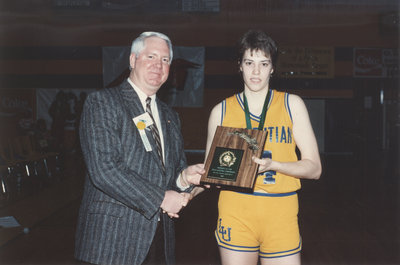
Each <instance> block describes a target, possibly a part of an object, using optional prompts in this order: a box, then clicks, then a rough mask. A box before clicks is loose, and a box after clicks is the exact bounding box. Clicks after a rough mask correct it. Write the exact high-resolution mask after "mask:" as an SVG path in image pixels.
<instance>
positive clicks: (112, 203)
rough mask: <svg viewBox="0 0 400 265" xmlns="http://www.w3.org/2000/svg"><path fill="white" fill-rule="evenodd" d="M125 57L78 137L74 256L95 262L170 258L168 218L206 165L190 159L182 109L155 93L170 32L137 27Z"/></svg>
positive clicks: (89, 108)
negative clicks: (81, 181)
mask: <svg viewBox="0 0 400 265" xmlns="http://www.w3.org/2000/svg"><path fill="white" fill-rule="evenodd" d="M129 60H130V66H131V72H130V76H129V78H128V79H127V80H126V81H124V82H123V83H122V84H121V85H119V86H117V87H115V88H110V89H102V90H100V91H97V92H95V93H92V94H90V95H89V96H88V98H87V100H86V102H85V106H84V110H83V113H82V119H81V126H80V141H81V145H82V151H83V155H84V159H85V162H86V165H87V174H86V178H85V187H84V193H83V198H82V204H81V207H80V211H79V218H78V224H77V231H76V242H75V243H76V245H75V257H76V258H77V259H78V260H80V261H83V262H86V263H93V264H118V265H125V264H174V263H175V254H174V252H175V249H174V248H175V237H174V224H173V218H177V217H179V215H178V213H179V211H180V210H181V209H182V207H184V206H186V204H187V203H188V201H189V197H190V196H189V194H188V193H186V192H189V191H190V187H191V186H192V185H196V184H199V181H200V176H201V174H202V173H204V168H203V165H202V164H197V165H192V166H189V167H188V166H187V164H186V158H185V155H184V150H183V140H182V135H181V132H180V121H179V117H178V115H177V113H176V112H174V111H173V110H172V109H171V108H170V107H168V106H167V105H166V104H165V103H163V102H161V101H160V100H159V99H158V98H157V97H156V93H157V91H158V90H159V88H160V87H161V85H162V84H163V83H164V82H165V81H166V80H167V77H168V74H169V67H170V63H171V61H172V44H171V41H170V40H169V38H168V37H167V36H165V35H164V34H161V33H157V32H144V33H142V34H141V35H140V36H139V37H138V38H136V39H135V40H134V41H133V43H132V48H131V55H130V57H129ZM185 191H186V192H185Z"/></svg>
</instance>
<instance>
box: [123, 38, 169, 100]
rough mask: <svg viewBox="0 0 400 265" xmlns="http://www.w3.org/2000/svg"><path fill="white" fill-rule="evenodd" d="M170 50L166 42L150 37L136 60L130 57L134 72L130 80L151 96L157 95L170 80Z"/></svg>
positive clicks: (133, 55) (132, 56)
mask: <svg viewBox="0 0 400 265" xmlns="http://www.w3.org/2000/svg"><path fill="white" fill-rule="evenodd" d="M169 61H170V57H169V48H168V45H167V43H166V41H165V40H163V39H160V38H158V37H150V38H147V39H146V40H145V47H144V49H143V50H142V51H141V52H140V54H139V56H138V57H137V58H136V55H135V54H133V53H132V54H131V56H130V65H131V67H132V71H131V74H130V78H131V80H132V81H133V83H134V84H135V85H137V86H138V87H139V88H140V89H141V90H142V91H143V92H144V93H146V94H147V95H148V96H151V95H153V94H155V93H157V91H158V89H160V87H161V85H162V84H164V82H165V81H166V80H167V78H168V73H169V66H170V65H169Z"/></svg>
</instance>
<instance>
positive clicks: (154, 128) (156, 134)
mask: <svg viewBox="0 0 400 265" xmlns="http://www.w3.org/2000/svg"><path fill="white" fill-rule="evenodd" d="M150 103H151V98H150V97H148V98H147V99H146V111H147V113H149V115H150V118H151V119H152V120H153V125H151V126H150V130H151V133H152V134H153V138H154V141H155V142H156V145H157V153H158V156H159V157H160V159H161V164H162V166H163V170H164V172H165V166H164V159H163V155H162V147H161V139H160V133H159V132H158V129H157V125H156V122H155V120H154V117H153V113H152V112H151V107H150Z"/></svg>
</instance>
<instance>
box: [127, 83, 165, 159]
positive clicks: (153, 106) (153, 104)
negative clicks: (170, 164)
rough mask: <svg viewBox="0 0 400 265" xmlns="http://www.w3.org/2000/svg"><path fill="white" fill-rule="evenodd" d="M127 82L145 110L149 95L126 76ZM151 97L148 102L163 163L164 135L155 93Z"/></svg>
mask: <svg viewBox="0 0 400 265" xmlns="http://www.w3.org/2000/svg"><path fill="white" fill-rule="evenodd" d="M128 83H129V84H131V86H132V87H133V89H134V90H135V91H136V93H137V94H138V96H139V100H140V102H141V103H142V106H143V110H144V111H146V99H147V98H148V97H149V96H147V95H146V94H145V93H144V92H143V91H142V90H141V89H140V88H138V87H137V86H136V85H135V84H134V83H133V82H132V80H131V79H129V78H128ZM150 98H151V103H150V107H151V112H152V114H153V118H154V121H155V123H156V126H157V128H158V133H159V134H160V139H161V148H162V152H163V160H164V163H165V158H164V157H165V152H164V135H163V130H162V127H161V121H160V115H159V114H158V108H157V104H156V94H154V95H152V96H150Z"/></svg>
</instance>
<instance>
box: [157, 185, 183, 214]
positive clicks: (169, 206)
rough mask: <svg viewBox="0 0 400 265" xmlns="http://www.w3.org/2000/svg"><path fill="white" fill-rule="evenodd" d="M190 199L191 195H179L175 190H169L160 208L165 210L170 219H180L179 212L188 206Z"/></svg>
mask: <svg viewBox="0 0 400 265" xmlns="http://www.w3.org/2000/svg"><path fill="white" fill-rule="evenodd" d="M189 199H190V194H189V193H178V192H176V191H173V190H167V191H166V192H165V196H164V200H163V202H162V203H161V206H160V208H161V209H162V210H163V213H167V214H168V216H169V217H171V218H179V215H178V213H179V211H180V210H181V209H182V208H183V207H185V206H186V205H187V204H188V202H189Z"/></svg>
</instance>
